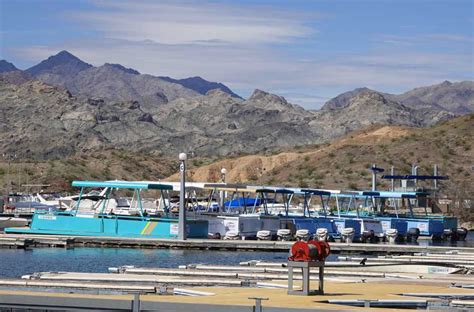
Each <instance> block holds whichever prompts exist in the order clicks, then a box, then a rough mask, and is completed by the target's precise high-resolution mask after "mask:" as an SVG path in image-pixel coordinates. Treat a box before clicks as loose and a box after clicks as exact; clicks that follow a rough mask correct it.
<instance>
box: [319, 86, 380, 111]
mask: <svg viewBox="0 0 474 312" xmlns="http://www.w3.org/2000/svg"><path fill="white" fill-rule="evenodd" d="M367 91H372V90H371V89H369V88H366V87H363V88H357V89H354V90H352V91H347V92H344V93H341V94H340V95H338V96H336V97H335V98H332V99H330V100H329V101H327V102H326V103H325V104H324V105H323V107H321V109H322V110H330V109H338V108H344V107H346V106H347V105H349V101H350V100H351V98H353V97H354V96H356V95H358V94H360V93H363V92H367Z"/></svg>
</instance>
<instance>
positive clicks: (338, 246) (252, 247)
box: [0, 234, 474, 255]
mask: <svg viewBox="0 0 474 312" xmlns="http://www.w3.org/2000/svg"><path fill="white" fill-rule="evenodd" d="M293 243H294V242H283V241H282V242H279V241H257V240H214V239H188V240H185V241H183V240H177V239H155V238H122V237H96V236H60V235H33V234H28V235H21V234H0V247H4V248H33V247H64V248H74V247H110V248H175V249H202V250H235V251H238V250H242V251H243V250H246V251H270V252H288V250H289V249H290V247H291V246H292V245H293ZM330 247H331V253H364V254H376V255H377V254H379V255H383V254H408V255H410V254H414V253H446V252H449V251H452V250H453V249H455V250H457V251H458V252H467V253H474V248H473V247H452V246H420V245H394V244H361V243H330Z"/></svg>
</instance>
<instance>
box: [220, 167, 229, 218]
mask: <svg viewBox="0 0 474 312" xmlns="http://www.w3.org/2000/svg"><path fill="white" fill-rule="evenodd" d="M226 174H227V169H226V168H222V169H221V181H222V183H225V175H226ZM224 197H225V193H224V191H220V193H219V210H220V211H224Z"/></svg>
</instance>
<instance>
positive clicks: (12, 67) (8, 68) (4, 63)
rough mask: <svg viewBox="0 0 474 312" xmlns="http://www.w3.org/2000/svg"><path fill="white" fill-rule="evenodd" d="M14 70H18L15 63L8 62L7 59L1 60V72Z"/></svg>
mask: <svg viewBox="0 0 474 312" xmlns="http://www.w3.org/2000/svg"><path fill="white" fill-rule="evenodd" d="M14 70H18V68H16V67H15V65H13V64H12V63H10V62H7V61H6V60H0V73H7V72H11V71H14Z"/></svg>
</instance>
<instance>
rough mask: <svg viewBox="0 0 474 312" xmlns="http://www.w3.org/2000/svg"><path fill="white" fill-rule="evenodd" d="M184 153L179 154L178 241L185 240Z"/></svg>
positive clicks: (185, 157)
mask: <svg viewBox="0 0 474 312" xmlns="http://www.w3.org/2000/svg"><path fill="white" fill-rule="evenodd" d="M186 159H187V156H186V153H180V154H179V160H180V164H179V173H180V181H181V187H180V190H179V219H178V239H180V240H185V239H186V206H185V200H186V198H185V197H186V196H185V194H186Z"/></svg>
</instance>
